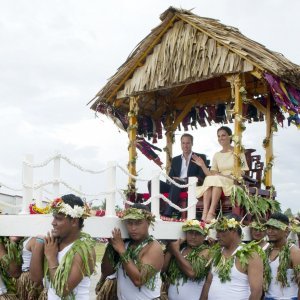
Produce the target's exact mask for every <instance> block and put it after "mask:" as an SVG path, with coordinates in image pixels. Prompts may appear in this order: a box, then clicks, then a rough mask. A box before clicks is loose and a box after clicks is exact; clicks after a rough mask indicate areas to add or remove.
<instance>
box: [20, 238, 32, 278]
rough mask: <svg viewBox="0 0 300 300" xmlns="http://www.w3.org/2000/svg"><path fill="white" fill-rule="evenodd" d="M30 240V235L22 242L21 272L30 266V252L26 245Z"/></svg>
mask: <svg viewBox="0 0 300 300" xmlns="http://www.w3.org/2000/svg"><path fill="white" fill-rule="evenodd" d="M30 240H31V237H29V238H27V239H26V240H25V241H24V242H23V249H22V260H23V264H22V272H27V271H29V267H30V260H31V256H32V253H31V251H29V250H28V249H27V248H26V246H27V244H28V242H29V241H30Z"/></svg>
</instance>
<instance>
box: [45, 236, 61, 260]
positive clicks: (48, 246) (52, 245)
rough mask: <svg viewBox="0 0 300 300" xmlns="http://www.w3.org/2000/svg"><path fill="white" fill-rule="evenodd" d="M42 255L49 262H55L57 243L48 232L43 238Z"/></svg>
mask: <svg viewBox="0 0 300 300" xmlns="http://www.w3.org/2000/svg"><path fill="white" fill-rule="evenodd" d="M44 254H45V256H46V258H47V260H48V262H50V261H51V260H55V261H56V260H57V254H58V242H57V239H56V238H55V237H54V236H53V235H52V234H50V232H48V234H47V236H46V237H45V249H44Z"/></svg>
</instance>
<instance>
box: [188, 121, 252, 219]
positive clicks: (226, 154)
mask: <svg viewBox="0 0 300 300" xmlns="http://www.w3.org/2000/svg"><path fill="white" fill-rule="evenodd" d="M217 135H218V142H219V144H220V145H221V146H222V150H221V151H220V152H217V153H216V154H215V155H214V157H213V161H212V167H211V169H210V170H209V169H208V168H207V167H206V165H205V162H204V161H203V159H202V158H201V157H199V156H197V155H193V156H192V158H193V162H194V163H195V164H197V165H198V166H200V167H201V168H202V170H203V172H204V173H205V175H206V177H205V180H204V182H203V185H202V186H199V187H197V190H196V197H197V198H200V197H202V196H203V214H202V220H204V221H206V222H207V223H209V222H210V221H211V220H212V219H214V218H215V215H216V208H217V205H218V202H219V200H220V197H221V195H222V192H223V193H224V195H225V196H229V195H230V193H231V188H232V186H233V182H234V181H233V177H232V174H233V167H234V153H233V146H232V145H231V142H232V131H231V129H230V128H229V127H227V126H222V127H220V128H219V129H218V131H217ZM241 164H242V170H248V166H247V162H246V157H245V155H244V154H242V156H241Z"/></svg>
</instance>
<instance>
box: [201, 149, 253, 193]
mask: <svg viewBox="0 0 300 300" xmlns="http://www.w3.org/2000/svg"><path fill="white" fill-rule="evenodd" d="M241 159H242V170H244V171H247V170H248V166H247V161H246V157H245V155H244V154H242V157H241ZM233 167H234V154H233V152H232V151H228V152H217V153H216V154H215V155H214V157H213V161H212V166H211V171H217V172H219V173H221V174H222V175H232V174H233ZM212 186H217V187H221V188H222V190H223V193H224V195H225V196H230V193H231V189H232V186H233V179H231V178H228V177H224V176H221V175H209V176H206V177H205V179H204V182H203V185H201V186H198V187H196V197H197V198H200V197H202V196H203V194H204V192H205V191H206V190H207V189H208V188H210V187H212Z"/></svg>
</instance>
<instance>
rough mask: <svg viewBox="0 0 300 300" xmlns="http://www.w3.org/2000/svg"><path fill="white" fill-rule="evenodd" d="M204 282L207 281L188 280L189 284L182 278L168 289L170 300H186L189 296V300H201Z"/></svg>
mask: <svg viewBox="0 0 300 300" xmlns="http://www.w3.org/2000/svg"><path fill="white" fill-rule="evenodd" d="M184 249H185V248H183V249H182V250H181V253H182V252H183V251H184ZM204 281H205V279H203V280H202V281H200V282H199V281H194V280H191V279H188V280H187V282H185V283H183V278H180V279H179V280H178V282H177V284H170V286H169V289H168V299H169V300H186V299H187V295H188V299H189V300H199V298H200V295H201V293H202V288H203V285H204Z"/></svg>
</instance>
